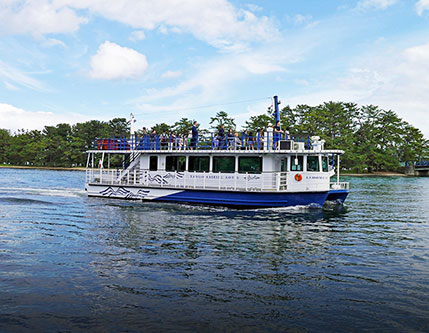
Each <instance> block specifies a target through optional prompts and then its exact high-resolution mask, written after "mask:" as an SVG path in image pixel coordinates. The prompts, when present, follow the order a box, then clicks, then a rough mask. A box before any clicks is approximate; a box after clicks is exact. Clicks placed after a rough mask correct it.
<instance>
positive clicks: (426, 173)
mask: <svg viewBox="0 0 429 333" xmlns="http://www.w3.org/2000/svg"><path fill="white" fill-rule="evenodd" d="M405 173H406V174H407V175H409V176H419V177H429V161H419V162H414V163H409V164H408V165H407V166H405Z"/></svg>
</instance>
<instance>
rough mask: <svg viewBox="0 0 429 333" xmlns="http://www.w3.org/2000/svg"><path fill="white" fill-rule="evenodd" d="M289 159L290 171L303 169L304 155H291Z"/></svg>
mask: <svg viewBox="0 0 429 333" xmlns="http://www.w3.org/2000/svg"><path fill="white" fill-rule="evenodd" d="M289 161H290V171H303V169H304V156H295V157H291V158H290V159H289Z"/></svg>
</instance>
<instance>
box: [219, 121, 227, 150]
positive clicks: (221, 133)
mask: <svg viewBox="0 0 429 333" xmlns="http://www.w3.org/2000/svg"><path fill="white" fill-rule="evenodd" d="M217 139H218V140H219V148H220V149H225V125H224V124H222V125H220V128H219V131H218V133H217Z"/></svg>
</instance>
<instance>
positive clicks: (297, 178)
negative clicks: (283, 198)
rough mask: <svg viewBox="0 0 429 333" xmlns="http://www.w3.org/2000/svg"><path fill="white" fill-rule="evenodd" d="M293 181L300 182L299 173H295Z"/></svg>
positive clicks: (300, 176)
mask: <svg viewBox="0 0 429 333" xmlns="http://www.w3.org/2000/svg"><path fill="white" fill-rule="evenodd" d="M295 180H296V181H297V182H300V181H301V180H302V175H301V174H300V173H297V174H296V175H295Z"/></svg>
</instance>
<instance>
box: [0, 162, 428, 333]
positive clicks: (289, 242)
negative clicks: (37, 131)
mask: <svg viewBox="0 0 429 333" xmlns="http://www.w3.org/2000/svg"><path fill="white" fill-rule="evenodd" d="M0 180H1V181H0V331H17V332H22V331H47V332H57V331H87V330H93V331H103V332H104V331H118V332H130V331H131V332H136V331H159V330H164V331H166V330H171V331H215V330H216V331H218V330H224V331H242V330H248V331H285V330H291V331H309V332H313V331H314V332H316V331H317V332H318V331H362V330H367V331H369V330H370V331H398V332H399V331H416V332H424V331H429V265H428V264H429V251H428V249H429V245H428V244H429V242H428V240H429V186H428V183H429V179H427V178H401V177H391V178H381V177H380V178H357V177H356V178H354V177H349V178H347V179H346V178H345V179H344V180H348V181H350V182H351V193H350V195H349V198H348V199H347V201H346V204H345V206H344V208H342V209H325V210H322V209H314V208H313V209H305V208H289V209H262V210H232V209H223V208H210V207H198V206H197V207H195V206H191V205H175V204H163V203H150V202H149V203H141V202H130V201H121V200H115V199H105V198H87V197H86V194H85V192H84V190H83V183H84V173H83V172H72V171H48V170H15V169H0Z"/></svg>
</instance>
